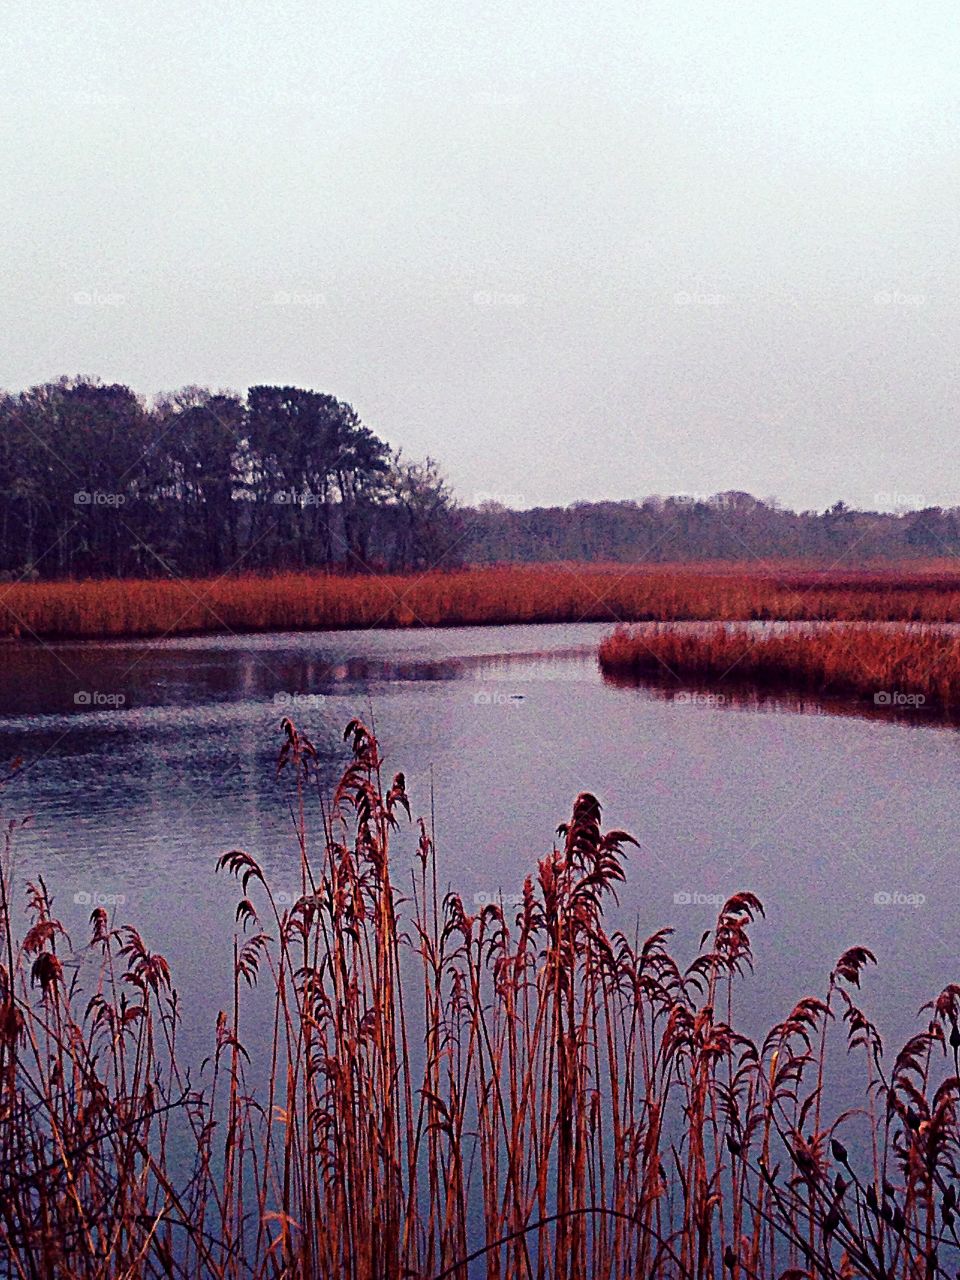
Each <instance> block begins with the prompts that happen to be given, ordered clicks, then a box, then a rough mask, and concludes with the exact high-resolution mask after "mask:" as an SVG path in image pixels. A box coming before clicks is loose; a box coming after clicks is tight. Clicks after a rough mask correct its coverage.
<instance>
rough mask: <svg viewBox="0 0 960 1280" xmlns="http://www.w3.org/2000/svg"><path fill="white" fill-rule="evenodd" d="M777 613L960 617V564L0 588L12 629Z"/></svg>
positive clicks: (476, 572) (36, 632)
mask: <svg viewBox="0 0 960 1280" xmlns="http://www.w3.org/2000/svg"><path fill="white" fill-rule="evenodd" d="M771 618H783V619H838V618H848V619H855V618H860V619H864V620H883V619H887V620H907V621H923V620H926V621H936V622H944V621H960V575H958V574H957V572H956V569H955V567H954V566H953V565H951V564H945V563H940V562H935V561H933V562H929V563H927V564H919V565H917V564H911V565H908V566H900V567H894V568H888V569H884V570H873V571H863V572H860V573H857V572H850V571H844V572H842V573H839V572H837V571H835V570H834V571H829V570H827V571H824V572H823V573H821V572H818V571H815V570H810V569H798V568H796V567H795V566H790V565H779V566H778V565H773V566H764V567H763V569H762V570H758V569H756V568H754V567H752V566H750V565H729V566H723V567H718V566H717V565H715V564H714V565H673V566H670V565H656V566H645V565H643V566H630V565H537V566H533V565H531V566H526V567H524V566H501V567H498V568H488V569H463V570H454V571H451V572H445V573H444V572H437V571H434V572H431V573H425V574H412V575H408V576H405V577H404V576H392V577H388V576H383V575H377V574H364V575H356V576H353V577H337V576H328V575H323V574H305V573H304V574H295V573H287V574H276V575H272V576H260V575H254V574H249V575H242V576H233V577H224V578H218V579H210V580H200V579H198V580H193V581H178V580H175V579H170V580H164V581H142V582H133V581H129V582H128V581H122V582H52V583H21V584H14V585H8V586H5V587H2V588H0V635H7V636H22V637H23V638H24V639H28V638H30V637H31V636H45V637H55V636H64V637H95V636H138V635H179V634H187V633H189V632H204V631H226V630H233V631H272V630H291V629H297V628H337V627H377V626H382V627H409V626H418V625H429V626H445V625H460V624H462V625H470V624H478V625H483V624H488V623H508V622H585V621H598V622H606V621H617V620H621V619H623V620H632V621H642V620H649V621H658V620H660V621H670V620H681V619H691V620H710V619H718V620H719V619H729V620H749V619H771Z"/></svg>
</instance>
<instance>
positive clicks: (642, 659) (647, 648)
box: [599, 624, 960, 716]
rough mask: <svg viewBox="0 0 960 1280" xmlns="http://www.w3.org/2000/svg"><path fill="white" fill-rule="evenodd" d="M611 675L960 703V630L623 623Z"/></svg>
mask: <svg viewBox="0 0 960 1280" xmlns="http://www.w3.org/2000/svg"><path fill="white" fill-rule="evenodd" d="M599 662H600V667H601V670H602V671H603V672H604V674H605V675H606V676H608V677H609V678H611V679H614V680H616V679H621V680H622V679H627V680H629V679H632V678H636V677H640V678H644V679H652V680H655V681H657V682H658V683H665V684H668V685H675V686H676V687H681V684H682V683H683V682H688V683H692V684H697V685H702V686H703V687H705V688H709V689H710V690H713V691H717V690H725V689H728V690H731V691H736V690H737V689H738V688H741V687H743V686H744V685H748V686H752V687H755V688H759V689H764V690H777V691H788V692H797V693H812V694H814V695H816V696H821V697H825V698H834V697H846V698H850V697H853V698H859V699H866V700H868V701H869V702H870V703H871V704H872V705H875V706H881V707H889V708H892V709H894V710H896V709H898V708H900V709H908V710H911V711H914V710H916V709H918V708H923V709H924V710H925V711H935V712H939V713H942V714H945V715H951V716H955V715H956V714H957V713H958V712H960V637H957V636H954V635H952V634H949V633H945V632H940V631H936V630H932V629H929V628H915V627H908V628H879V627H869V626H856V625H852V624H851V625H849V626H841V627H830V628H817V629H815V630H812V629H809V628H807V629H800V630H790V631H779V632H769V633H763V634H758V633H757V632H756V631H748V630H746V629H744V628H742V627H740V628H738V627H723V626H720V627H712V628H709V629H707V630H698V631H692V630H678V629H676V628H673V627H669V626H662V627H661V626H658V627H654V628H644V629H636V628H634V629H631V628H618V629H617V630H616V631H615V632H614V633H613V634H612V635H610V636H608V637H607V638H606V639H605V640H604V641H603V642H602V643H601V645H600V650H599Z"/></svg>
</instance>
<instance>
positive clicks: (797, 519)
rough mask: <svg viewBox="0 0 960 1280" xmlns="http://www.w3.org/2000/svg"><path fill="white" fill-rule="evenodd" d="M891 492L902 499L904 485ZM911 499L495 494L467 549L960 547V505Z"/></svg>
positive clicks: (506, 553)
mask: <svg viewBox="0 0 960 1280" xmlns="http://www.w3.org/2000/svg"><path fill="white" fill-rule="evenodd" d="M890 497H891V505H893V506H896V505H897V500H898V495H896V494H893V495H890ZM911 502H912V503H913V504H914V507H913V509H904V510H899V511H896V510H895V511H893V512H888V511H886V512H876V511H856V510H853V509H851V508H850V507H848V506H846V505H845V504H844V503H843V502H837V503H835V504H834V505H833V506H831V507H829V508H828V509H827V510H825V511H820V512H818V511H802V512H797V511H789V510H786V509H784V508H783V507H781V506H780V505H779V504H778V503H777V502H776V501H774V500H772V499H770V500H767V501H761V500H760V499H758V498H754V497H752V496H751V495H750V494H748V493H742V492H737V491H733V492H726V493H718V494H716V495H714V496H713V497H709V498H701V499H696V500H694V499H691V498H689V497H683V496H679V497H669V498H663V497H650V498H646V499H644V500H642V501H637V502H580V503H574V504H573V505H572V506H569V507H538V508H535V509H534V510H530V511H513V510H510V509H507V508H505V507H503V506H498V505H496V504H494V503H487V504H484V505H482V506H480V507H479V508H477V509H476V510H469V511H466V512H465V513H464V517H465V519H466V520H467V529H468V531H469V536H468V537H467V538H466V540H465V542H464V545H463V555H464V557H465V558H467V559H469V560H471V561H473V562H475V563H481V564H483V563H489V564H495V563H500V562H504V561H514V562H521V563H536V562H545V561H558V560H568V561H603V560H606V561H615V562H616V561H620V562H623V563H632V562H636V561H638V560H643V561H646V562H652V563H661V564H662V563H665V562H669V561H682V560H687V561H690V560H730V561H732V560H741V561H756V560H758V559H759V560H762V559H765V558H769V559H791V560H794V559H796V560H814V561H818V562H821V563H831V562H834V561H836V562H838V563H843V564H845V565H849V564H856V563H863V562H864V561H867V560H872V559H875V558H890V559H894V558H917V557H932V556H936V557H940V556H955V555H958V554H960V508H956V507H953V508H941V507H926V508H921V507H920V505H919V503H917V502H916V500H915V499H911V498H909V496H908V495H904V496H903V503H902V505H903V506H904V507H906V506H908V505H909V504H910V503H911Z"/></svg>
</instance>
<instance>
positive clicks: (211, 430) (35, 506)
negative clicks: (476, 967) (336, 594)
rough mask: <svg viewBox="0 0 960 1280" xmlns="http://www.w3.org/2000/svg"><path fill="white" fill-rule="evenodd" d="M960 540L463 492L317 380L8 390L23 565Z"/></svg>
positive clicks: (906, 548)
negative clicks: (143, 389) (464, 500)
mask: <svg viewBox="0 0 960 1280" xmlns="http://www.w3.org/2000/svg"><path fill="white" fill-rule="evenodd" d="M913 507H914V508H919V503H917V502H914V503H913ZM957 554H960V509H957V508H950V509H943V508H940V507H927V508H923V509H910V510H903V511H900V512H897V513H889V512H886V513H881V512H870V511H856V510H852V509H851V508H849V507H847V506H846V505H845V504H844V503H842V502H837V503H835V504H834V505H833V506H832V507H830V508H828V509H827V510H826V511H821V512H817V511H802V512H796V511H790V510H786V509H784V508H782V507H781V506H780V505H779V504H778V503H777V502H775V501H774V500H768V501H760V500H759V499H757V498H754V497H752V496H751V495H750V494H747V493H741V492H727V493H719V494H716V495H714V496H713V497H710V498H701V499H692V498H690V497H684V496H675V497H668V498H662V497H649V498H646V499H643V500H640V501H628V502H593V503H587V502H581V503H574V504H573V505H571V506H568V507H541V508H535V509H533V510H528V511H515V510H512V509H508V508H506V507H504V506H500V505H497V504H496V503H484V504H483V505H481V506H479V507H477V508H458V507H457V504H456V503H455V502H454V500H453V496H452V494H451V491H450V489H449V487H448V485H447V483H446V481H445V479H444V477H443V475H442V474H441V472H440V470H439V468H438V467H437V464H436V463H435V462H433V461H432V460H431V459H429V458H427V459H425V460H424V461H422V462H418V461H411V460H409V459H406V458H404V457H403V456H402V454H401V453H400V452H399V451H397V450H395V449H393V448H391V447H390V446H389V445H388V444H387V443H386V442H385V441H384V440H382V439H380V437H379V436H377V435H376V434H375V433H374V432H373V431H372V430H371V429H370V428H369V427H367V426H365V425H364V424H363V423H362V422H361V420H360V418H359V416H358V415H357V413H356V411H355V410H354V409H353V408H352V407H351V406H350V405H349V404H347V403H345V402H344V401H342V400H338V399H337V398H336V397H335V396H332V395H326V394H323V393H321V392H318V391H312V390H306V389H303V388H300V387H284V386H256V387H251V388H250V389H249V390H248V391H247V392H246V394H245V395H239V394H236V393H234V392H224V391H211V390H209V389H208V388H205V387H185V388H183V389H182V390H180V391H177V392H175V393H172V394H169V395H164V396H160V397H158V398H157V399H156V400H155V401H153V402H151V403H147V402H146V401H145V400H144V399H143V398H142V397H140V396H138V395H136V394H135V393H134V392H133V391H132V390H131V389H130V388H129V387H126V386H122V385H119V384H104V383H101V382H99V381H97V380H94V379H85V378H72V379H71V378H62V379H60V380H59V381H57V382H53V383H47V384H44V385H42V386H37V387H31V388H30V389H29V390H26V391H21V392H12V393H0V576H2V577H3V578H5V579H8V580H9V579H11V578H21V577H26V578H31V579H32V578H64V577H131V576H137V577H160V576H166V575H169V574H177V575H182V574H208V573H226V572H231V571H235V570H236V571H241V570H244V569H255V570H257V569H259V570H273V569H278V570H280V569H319V570H325V571H336V572H363V571H365V570H375V571H382V570H395V571H405V572H410V571H418V570H425V569H429V568H433V567H437V566H440V567H451V568H452V567H455V566H457V565H460V564H463V563H476V564H494V563H507V562H514V563H517V562H519V563H536V562H546V561H557V560H566V561H615V562H616V561H620V562H623V563H632V562H636V561H640V560H642V561H648V562H657V563H663V562H667V561H683V560H688V561H689V560H729V561H734V560H740V561H750V560H757V559H764V558H789V559H797V560H801V559H802V560H816V561H821V562H823V561H827V562H829V561H834V560H836V561H842V562H843V563H845V564H850V563H853V562H857V561H860V562H862V561H865V560H870V559H874V558H877V557H889V558H906V557H920V556H953V555H957Z"/></svg>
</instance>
